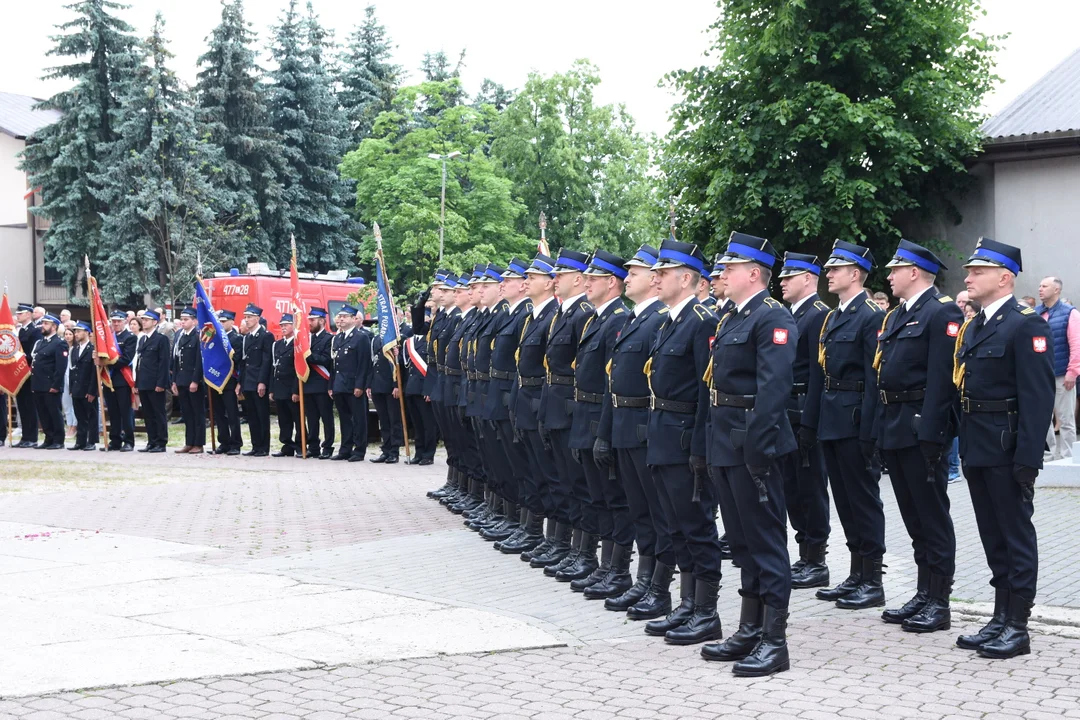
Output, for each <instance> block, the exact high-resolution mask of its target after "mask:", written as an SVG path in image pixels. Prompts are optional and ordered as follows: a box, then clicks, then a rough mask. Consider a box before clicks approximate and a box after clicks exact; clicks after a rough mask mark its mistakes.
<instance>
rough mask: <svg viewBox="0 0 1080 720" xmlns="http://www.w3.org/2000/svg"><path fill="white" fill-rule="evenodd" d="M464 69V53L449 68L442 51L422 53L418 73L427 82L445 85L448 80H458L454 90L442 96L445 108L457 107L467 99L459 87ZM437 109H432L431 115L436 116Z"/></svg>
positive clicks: (447, 60) (448, 61) (446, 58)
mask: <svg viewBox="0 0 1080 720" xmlns="http://www.w3.org/2000/svg"><path fill="white" fill-rule="evenodd" d="M464 67H465V51H464V50H462V51H461V54H460V55H458V60H457V64H456V65H454V66H453V67H450V58H449V57H448V56H447V54H446V52H445V51H444V50H439V51H438V52H433V53H431V52H429V53H424V61H423V62H422V63H421V64H420V72H421V73H423V74H424V79H425V80H427V81H428V82H437V83H445V82H447V81H449V80H458V81H459V82H458V85H457V88H456V89H453V90H452V92H450V93H449V94H447V95H445V96H444V99H445V100H446V107H457V106H458V105H462V104H464V103H465V101H466V100H467V99H468V98H467V97H466V95H465V90H464V89H463V88H462V87H461V83H460V80H461V71H462V69H463V68H464ZM437 113H438V108H433V109H432V112H431V114H433V115H434V114H437Z"/></svg>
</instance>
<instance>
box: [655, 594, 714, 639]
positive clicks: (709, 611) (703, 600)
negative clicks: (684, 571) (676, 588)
mask: <svg viewBox="0 0 1080 720" xmlns="http://www.w3.org/2000/svg"><path fill="white" fill-rule="evenodd" d="M719 594H720V581H719V580H696V581H695V582H694V612H693V613H691V614H690V618H689V619H688V620H687V621H686V622H684V623H683V624H682V625H680V626H679V627H677V628H672V629H671V630H668V631H667V633H666V634H665V635H664V641H665V642H668V643H671V644H672V645H696V644H698V643H699V642H705V641H706V640H716V639H717V638H720V637H722V636H723V634H724V633H723V628H722V627H721V625H720V616H719V615H717V614H716V596H717V595H719Z"/></svg>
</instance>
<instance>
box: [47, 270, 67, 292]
mask: <svg viewBox="0 0 1080 720" xmlns="http://www.w3.org/2000/svg"><path fill="white" fill-rule="evenodd" d="M63 284H64V274H63V273H61V272H60V271H59V270H54V269H53V268H51V267H49V266H48V265H46V266H45V285H46V286H47V287H61V286H62V285H63Z"/></svg>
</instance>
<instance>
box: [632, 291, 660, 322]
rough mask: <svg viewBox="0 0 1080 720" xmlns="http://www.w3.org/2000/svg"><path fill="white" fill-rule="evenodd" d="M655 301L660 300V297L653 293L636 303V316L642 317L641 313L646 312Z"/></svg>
mask: <svg viewBox="0 0 1080 720" xmlns="http://www.w3.org/2000/svg"><path fill="white" fill-rule="evenodd" d="M654 302H660V298H658V297H656V296H655V295H653V296H652V297H647V298H645V299H644V300H642V301H641V302H639V303H637V304H636V305H634V317H640V316H641V313H643V312H645V311H646V310H647V309H648V307H649V306H650V305H652V304H653V303H654Z"/></svg>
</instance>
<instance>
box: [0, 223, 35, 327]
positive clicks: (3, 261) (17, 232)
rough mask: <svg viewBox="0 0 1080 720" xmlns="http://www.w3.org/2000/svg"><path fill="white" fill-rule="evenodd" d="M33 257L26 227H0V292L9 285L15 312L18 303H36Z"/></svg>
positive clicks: (10, 297) (10, 299)
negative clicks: (4, 286) (5, 284)
mask: <svg viewBox="0 0 1080 720" xmlns="http://www.w3.org/2000/svg"><path fill="white" fill-rule="evenodd" d="M33 257H34V256H33V253H32V252H31V251H30V231H29V230H28V229H27V228H26V227H0V291H3V285H4V283H7V286H8V300H9V302H10V303H11V308H12V310H13V311H14V309H15V305H16V304H17V303H21V302H34V268H33V267H32V265H31V263H32V261H33Z"/></svg>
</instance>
